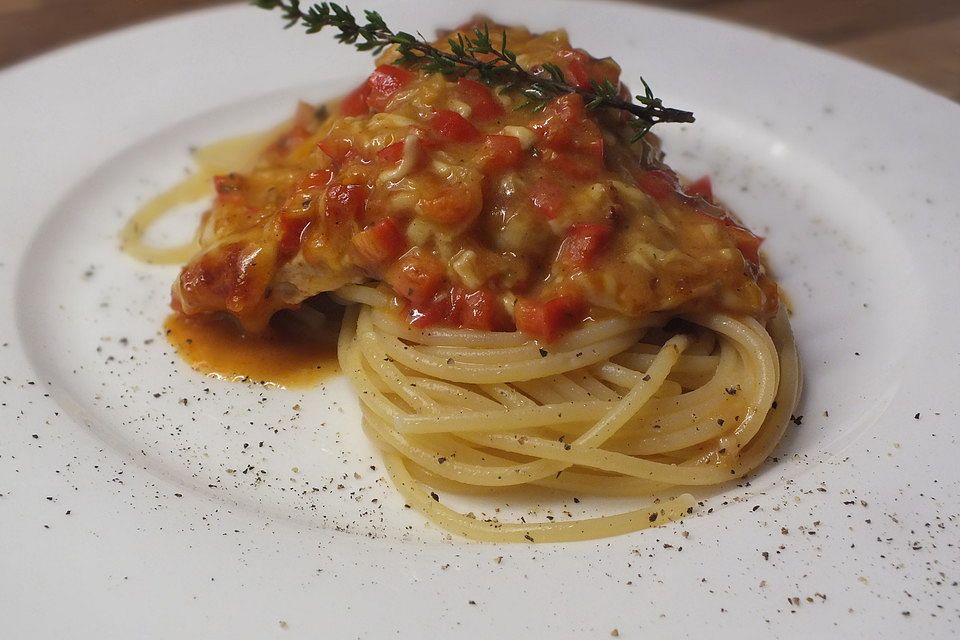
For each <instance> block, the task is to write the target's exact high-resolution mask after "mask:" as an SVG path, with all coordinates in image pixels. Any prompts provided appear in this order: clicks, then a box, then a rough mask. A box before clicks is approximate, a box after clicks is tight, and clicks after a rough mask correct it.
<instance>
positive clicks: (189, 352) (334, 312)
mask: <svg viewBox="0 0 960 640" xmlns="http://www.w3.org/2000/svg"><path fill="white" fill-rule="evenodd" d="M328 307H329V308H328ZM341 309H342V307H340V306H339V305H334V304H329V305H324V306H323V309H322V311H321V310H318V309H317V308H316V306H312V307H310V310H309V313H303V312H282V311H281V312H280V313H278V314H277V315H276V316H275V317H274V319H273V320H272V321H271V323H270V328H269V330H268V331H267V332H266V333H265V334H263V335H245V334H244V333H243V332H242V331H241V329H240V327H239V325H238V324H237V323H236V322H235V321H234V320H233V319H231V318H230V317H229V316H225V315H196V316H186V315H183V314H179V313H174V314H171V315H170V316H169V317H168V318H167V320H166V322H164V323H163V326H164V329H165V330H166V332H165V333H166V338H167V340H168V341H169V342H170V344H171V345H172V346H173V347H174V349H176V350H177V353H178V354H179V355H180V357H181V358H183V359H184V361H186V362H187V363H188V364H189V365H190V366H191V367H193V368H194V369H196V370H197V371H199V372H201V373H204V374H207V375H210V376H214V377H217V378H223V379H225V380H232V381H244V382H246V381H249V382H255V383H262V384H268V385H274V386H279V387H300V388H303V387H310V386H314V385H316V384H317V383H319V382H322V381H323V380H326V379H328V378H331V377H333V376H334V375H336V374H337V373H339V372H340V365H339V363H338V362H337V334H338V333H339V330H340V319H341V317H342V310H341ZM320 314H322V315H320ZM324 318H325V319H324Z"/></svg>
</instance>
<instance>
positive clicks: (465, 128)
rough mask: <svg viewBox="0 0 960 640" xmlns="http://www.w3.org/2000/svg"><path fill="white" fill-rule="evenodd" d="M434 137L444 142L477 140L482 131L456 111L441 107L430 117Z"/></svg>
mask: <svg viewBox="0 0 960 640" xmlns="http://www.w3.org/2000/svg"><path fill="white" fill-rule="evenodd" d="M430 129H431V131H432V132H433V134H434V137H435V138H437V139H439V140H441V141H443V142H476V141H477V140H479V139H480V131H478V130H477V128H476V127H475V126H473V125H472V124H471V123H470V121H469V120H467V119H466V118H464V117H463V116H461V115H460V114H459V113H457V112H456V111H450V110H449V109H440V110H438V111H435V112H434V113H433V115H432V116H431V117H430Z"/></svg>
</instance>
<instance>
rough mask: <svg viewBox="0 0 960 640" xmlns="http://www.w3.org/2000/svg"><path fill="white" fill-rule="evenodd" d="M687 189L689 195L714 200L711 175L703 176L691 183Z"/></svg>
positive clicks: (708, 200)
mask: <svg viewBox="0 0 960 640" xmlns="http://www.w3.org/2000/svg"><path fill="white" fill-rule="evenodd" d="M685 191H686V193H687V195H688V196H694V197H700V198H703V199H704V200H706V201H707V202H713V184H712V183H711V182H710V176H703V177H702V178H700V179H699V180H696V181H695V182H692V183H690V184H689V185H688V186H687V188H686V189H685Z"/></svg>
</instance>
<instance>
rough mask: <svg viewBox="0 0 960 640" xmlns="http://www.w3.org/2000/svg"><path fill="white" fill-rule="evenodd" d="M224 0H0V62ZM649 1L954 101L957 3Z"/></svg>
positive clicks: (959, 70) (959, 43)
mask: <svg viewBox="0 0 960 640" xmlns="http://www.w3.org/2000/svg"><path fill="white" fill-rule="evenodd" d="M224 2H225V0H0V66H5V65H8V64H11V63H14V62H16V61H19V60H23V59H25V58H28V57H29V56H31V55H34V54H37V53H40V52H43V51H46V50H48V49H52V48H54V47H57V46H60V45H64V44H67V43H69V42H73V41H75V40H78V39H80V38H83V37H86V36H91V35H94V34H97V33H102V32H104V31H108V30H110V29H116V28H118V27H121V26H124V25H127V24H131V23H133V22H138V21H141V20H145V19H148V18H154V17H157V16H161V15H167V14H171V13H175V12H178V11H184V10H187V9H191V8H196V7H201V6H208V5H213V4H222V3H224ZM648 2H649V3H650V4H656V5H660V6H666V7H674V8H678V9H682V10H685V11H690V12H692V13H697V14H701V15H706V16H713V17H717V18H721V19H724V20H731V21H734V22H740V23H743V24H747V25H751V26H754V27H760V28H763V29H767V30H769V31H773V32H776V33H780V34H783V35H786V36H790V37H793V38H797V39H799V40H805V41H807V42H810V43H813V44H815V45H819V46H821V47H823V48H825V49H828V50H830V51H835V52H838V53H841V54H844V55H848V56H851V57H854V58H858V59H860V60H863V61H865V62H868V63H870V64H873V65H875V66H877V67H880V68H882V69H886V70H888V71H891V72H893V73H896V74H899V75H901V76H903V77H905V78H908V79H910V80H913V81H914V82H916V83H918V84H921V85H923V86H926V87H928V88H930V89H932V90H933V91H936V92H939V93H941V94H943V95H945V96H948V97H950V98H952V99H954V100H958V101H960V0H648ZM353 4H355V5H357V4H358V3H356V2H354V3H353ZM359 4H362V3H359ZM251 10H252V9H251Z"/></svg>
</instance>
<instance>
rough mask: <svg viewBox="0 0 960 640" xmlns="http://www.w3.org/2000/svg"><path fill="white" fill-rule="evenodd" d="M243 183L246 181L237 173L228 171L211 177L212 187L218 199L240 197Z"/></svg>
mask: <svg viewBox="0 0 960 640" xmlns="http://www.w3.org/2000/svg"><path fill="white" fill-rule="evenodd" d="M245 183H246V181H245V180H244V179H243V176H242V175H240V174H239V173H228V174H226V175H221V176H214V177H213V188H214V189H215V190H216V192H217V197H219V198H220V199H223V198H240V197H242V195H243V188H244V186H246V185H245Z"/></svg>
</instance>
